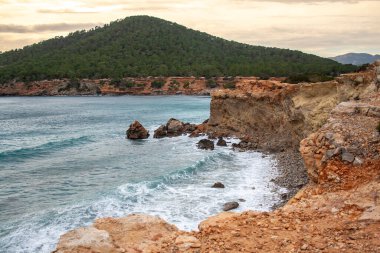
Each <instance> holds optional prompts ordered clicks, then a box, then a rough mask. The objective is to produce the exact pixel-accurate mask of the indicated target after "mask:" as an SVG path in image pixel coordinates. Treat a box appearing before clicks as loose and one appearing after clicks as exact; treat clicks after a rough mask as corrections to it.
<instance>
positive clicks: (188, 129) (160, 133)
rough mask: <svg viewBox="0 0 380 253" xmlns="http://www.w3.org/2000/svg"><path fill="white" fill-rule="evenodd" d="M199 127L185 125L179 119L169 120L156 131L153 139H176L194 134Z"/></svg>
mask: <svg viewBox="0 0 380 253" xmlns="http://www.w3.org/2000/svg"><path fill="white" fill-rule="evenodd" d="M196 128H197V126H196V125H194V124H190V123H183V122H181V121H179V120H177V119H173V118H171V119H169V121H168V122H167V123H166V125H162V126H160V127H159V128H157V129H156V130H155V131H154V135H153V138H164V137H176V136H180V135H183V134H187V133H192V132H193V131H194V130H196Z"/></svg>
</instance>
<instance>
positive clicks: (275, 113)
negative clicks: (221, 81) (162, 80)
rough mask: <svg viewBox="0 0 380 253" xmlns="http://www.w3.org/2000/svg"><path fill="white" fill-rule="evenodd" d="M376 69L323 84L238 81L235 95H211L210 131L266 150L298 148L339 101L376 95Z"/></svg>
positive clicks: (226, 92) (379, 69)
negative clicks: (231, 135) (246, 141)
mask: <svg viewBox="0 0 380 253" xmlns="http://www.w3.org/2000/svg"><path fill="white" fill-rule="evenodd" d="M379 64H380V63H377V64H374V65H372V66H370V68H369V69H368V70H366V71H363V72H359V73H352V74H346V75H343V76H341V77H339V78H337V79H336V80H334V81H329V82H323V83H301V84H284V83H280V82H278V81H275V80H269V81H266V80H250V81H247V80H241V81H240V82H238V84H237V89H236V90H218V91H214V92H213V93H212V101H211V114H210V121H209V126H210V129H209V132H210V133H211V135H213V134H214V135H229V134H231V133H232V134H235V135H236V136H238V137H242V138H248V139H250V140H251V141H253V142H255V143H256V144H257V145H258V147H259V148H262V149H264V150H269V151H278V150H281V149H284V148H289V147H298V145H299V142H300V141H301V140H302V139H303V138H305V137H306V136H308V135H309V134H310V133H312V132H314V131H316V130H317V129H319V128H320V127H321V126H322V125H323V124H324V123H325V122H326V121H327V119H328V117H329V114H330V112H331V111H332V110H333V109H334V108H335V107H336V106H337V105H338V104H339V103H340V102H343V101H348V100H355V99H356V100H359V99H360V98H361V96H362V97H363V96H366V95H367V94H372V93H374V92H377V91H378V89H379V83H380V81H378V79H380V78H379V73H380V67H379V66H378V65H379Z"/></svg>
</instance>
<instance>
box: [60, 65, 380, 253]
mask: <svg viewBox="0 0 380 253" xmlns="http://www.w3.org/2000/svg"><path fill="white" fill-rule="evenodd" d="M379 124H380V62H376V63H375V64H372V65H370V66H369V68H368V69H367V70H365V71H362V72H359V73H352V74H346V75H342V76H340V77H339V78H337V79H336V80H334V81H330V82H325V83H315V84H307V83H304V84H299V85H292V84H284V83H281V82H279V81H276V80H271V81H257V80H256V81H252V80H251V81H242V82H239V83H237V85H236V89H234V90H229V89H225V90H216V91H214V92H213V94H212V102H211V114H210V119H209V121H207V122H204V123H203V124H201V125H199V126H196V127H194V129H193V131H192V132H191V133H189V134H190V136H198V135H200V134H204V135H207V136H208V138H210V139H213V138H217V137H226V136H236V137H238V138H240V139H241V143H239V144H237V145H235V146H234V148H235V149H240V150H249V149H253V150H258V151H261V152H263V153H264V154H265V153H270V154H274V155H275V157H276V159H277V162H278V166H279V168H280V171H281V174H282V175H281V176H280V177H279V178H277V179H276V180H275V183H277V184H279V185H282V186H285V187H287V188H288V189H289V194H288V195H287V196H284V200H287V199H288V198H291V199H290V200H289V201H287V203H285V204H284V205H279V206H278V207H276V208H277V209H276V210H274V211H272V212H255V211H248V212H243V213H231V212H222V213H220V214H218V215H216V216H214V217H210V218H208V219H207V220H205V221H203V222H202V223H201V224H199V231H193V232H185V231H180V230H178V229H177V228H176V227H175V226H173V225H170V224H168V223H166V222H165V221H163V220H161V219H160V218H157V217H151V216H147V215H141V214H139V215H130V216H127V217H125V218H119V219H116V218H104V219H99V220H96V221H95V223H94V225H92V226H90V227H87V228H79V229H76V230H73V231H70V232H68V233H66V234H65V235H63V236H62V237H61V239H60V241H59V243H58V246H57V249H56V250H55V251H54V252H56V253H63V252H65V253H66V252H136V253H137V252H379V251H380V240H379V239H378V238H380V200H379V196H380V131H379V130H378V129H377V128H378V127H379ZM307 179H308V180H307ZM293 195H294V196H293Z"/></svg>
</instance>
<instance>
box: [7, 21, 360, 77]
mask: <svg viewBox="0 0 380 253" xmlns="http://www.w3.org/2000/svg"><path fill="white" fill-rule="evenodd" d="M355 68H356V67H354V66H352V65H342V64H339V63H337V62H335V61H333V60H330V59H326V58H322V57H318V56H315V55H311V54H305V53H302V52H300V51H292V50H288V49H278V48H268V47H262V46H251V45H247V44H242V43H238V42H233V41H228V40H224V39H221V38H218V37H215V36H212V35H209V34H206V33H202V32H199V31H195V30H192V29H188V28H186V27H184V26H181V25H178V24H176V23H172V22H169V21H165V20H162V19H158V18H154V17H148V16H133V17H128V18H125V19H123V20H117V21H115V22H111V23H110V24H107V25H105V26H103V27H97V28H94V29H91V30H89V31H84V30H83V31H76V32H74V33H71V34H69V35H68V36H66V37H56V38H53V39H49V40H46V41H43V42H40V43H37V44H33V45H31V46H26V47H24V48H23V49H19V50H12V51H8V52H5V53H2V54H0V83H4V82H7V81H10V80H22V81H32V80H43V79H52V78H64V77H67V78H106V77H112V78H120V77H125V76H131V77H138V76H206V77H207V76H238V75H239V76H252V75H256V76H289V75H299V74H308V73H313V74H327V75H330V74H332V73H338V72H348V71H352V70H354V69H355Z"/></svg>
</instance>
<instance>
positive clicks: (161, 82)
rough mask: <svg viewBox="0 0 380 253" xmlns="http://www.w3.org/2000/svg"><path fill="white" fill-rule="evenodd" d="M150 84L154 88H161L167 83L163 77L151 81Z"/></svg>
mask: <svg viewBox="0 0 380 253" xmlns="http://www.w3.org/2000/svg"><path fill="white" fill-rule="evenodd" d="M150 85H151V86H152V88H155V89H161V88H162V87H163V86H164V85H165V80H163V79H159V80H154V81H153V82H151V84H150Z"/></svg>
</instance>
